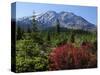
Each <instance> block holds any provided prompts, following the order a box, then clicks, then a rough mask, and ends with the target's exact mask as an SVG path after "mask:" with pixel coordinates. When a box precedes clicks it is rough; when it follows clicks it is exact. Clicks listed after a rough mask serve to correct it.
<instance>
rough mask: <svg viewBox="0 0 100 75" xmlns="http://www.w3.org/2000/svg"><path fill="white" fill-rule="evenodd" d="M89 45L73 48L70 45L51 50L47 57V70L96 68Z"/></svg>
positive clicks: (95, 61) (93, 55)
mask: <svg viewBox="0 0 100 75" xmlns="http://www.w3.org/2000/svg"><path fill="white" fill-rule="evenodd" d="M91 47H92V46H91V44H88V43H87V44H84V45H81V46H80V47H74V46H73V45H72V44H65V45H62V46H60V47H57V48H55V49H53V50H52V52H51V53H50V55H49V62H50V63H49V69H50V70H61V69H62V70H63V69H75V68H76V69H77V68H91V67H96V65H97V59H96V55H95V54H93V53H92V52H91V51H90V50H89V49H91Z"/></svg>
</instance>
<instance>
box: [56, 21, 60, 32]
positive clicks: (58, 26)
mask: <svg viewBox="0 0 100 75" xmlns="http://www.w3.org/2000/svg"><path fill="white" fill-rule="evenodd" d="M56 26H57V33H58V34H59V33H60V23H59V20H58V19H57V25H56Z"/></svg>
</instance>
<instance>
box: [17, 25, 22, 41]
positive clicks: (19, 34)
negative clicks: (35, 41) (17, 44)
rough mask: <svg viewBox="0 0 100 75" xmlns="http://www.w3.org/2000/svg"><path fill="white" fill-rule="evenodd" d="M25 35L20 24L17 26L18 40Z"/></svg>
mask: <svg viewBox="0 0 100 75" xmlns="http://www.w3.org/2000/svg"><path fill="white" fill-rule="evenodd" d="M22 36H23V30H22V29H21V27H20V26H18V27H17V40H20V39H22Z"/></svg>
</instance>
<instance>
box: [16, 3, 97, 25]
mask: <svg viewBox="0 0 100 75" xmlns="http://www.w3.org/2000/svg"><path fill="white" fill-rule="evenodd" d="M33 11H35V12H36V13H37V14H40V13H44V12H46V11H56V12H57V13H59V12H61V11H65V12H73V13H74V14H76V15H78V16H81V17H83V18H85V19H86V20H87V21H89V22H90V23H93V24H95V25H96V24H97V7H88V6H74V5H61V4H43V3H23V2H17V3H16V18H17V19H18V18H21V17H24V16H32V14H33Z"/></svg>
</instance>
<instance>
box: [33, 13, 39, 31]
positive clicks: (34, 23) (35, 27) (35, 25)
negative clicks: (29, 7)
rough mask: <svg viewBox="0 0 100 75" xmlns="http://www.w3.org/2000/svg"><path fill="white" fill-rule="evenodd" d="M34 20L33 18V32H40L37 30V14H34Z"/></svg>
mask: <svg viewBox="0 0 100 75" xmlns="http://www.w3.org/2000/svg"><path fill="white" fill-rule="evenodd" d="M32 18H33V20H32V24H33V25H32V31H33V32H36V31H38V28H37V24H36V20H35V18H36V15H35V12H33V16H32Z"/></svg>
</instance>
